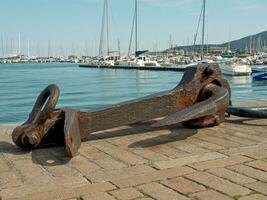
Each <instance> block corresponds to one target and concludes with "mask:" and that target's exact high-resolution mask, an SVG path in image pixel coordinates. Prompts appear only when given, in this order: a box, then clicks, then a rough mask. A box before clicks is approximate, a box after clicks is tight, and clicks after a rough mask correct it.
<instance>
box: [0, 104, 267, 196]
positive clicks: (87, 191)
mask: <svg viewBox="0 0 267 200" xmlns="http://www.w3.org/2000/svg"><path fill="white" fill-rule="evenodd" d="M241 104H242V105H246V106H252V105H253V106H260V105H261V106H263V105H267V101H257V102H255V101H254V102H243V103H241ZM151 123H152V122H146V123H139V124H134V125H131V126H123V127H120V128H115V129H111V130H106V131H101V132H97V133H93V134H92V135H91V136H90V137H88V138H87V139H86V140H85V141H84V142H83V143H82V146H81V149H80V154H79V155H78V156H77V157H75V158H73V159H72V160H68V159H67V158H66V155H65V150H64V148H63V147H55V148H48V149H38V150H34V151H31V152H27V151H22V150H21V149H20V148H18V147H16V146H15V145H14V144H13V143H12V140H11V135H10V134H11V132H12V130H13V128H14V127H15V126H13V125H0V157H1V159H0V177H1V179H0V199H2V200H6V199H20V200H21V199H27V200H28V199H40V200H42V199H86V200H95V199H101V200H104V199H109V200H115V199H144V200H150V199H152V198H153V199H157V200H162V199H187V200H190V199H196V198H197V199H200V200H204V199H229V200H230V199H240V200H243V199H244V200H249V199H266V198H267V191H266V188H267V160H266V159H267V135H266V129H267V120H266V119H244V118H238V117H230V118H227V120H226V121H225V123H223V124H222V125H220V126H218V127H213V128H207V129H186V128H183V127H182V126H180V125H178V126H172V127H169V128H164V129H155V128H151V127H150V126H149V125H150V124H151ZM150 197H152V198H150Z"/></svg>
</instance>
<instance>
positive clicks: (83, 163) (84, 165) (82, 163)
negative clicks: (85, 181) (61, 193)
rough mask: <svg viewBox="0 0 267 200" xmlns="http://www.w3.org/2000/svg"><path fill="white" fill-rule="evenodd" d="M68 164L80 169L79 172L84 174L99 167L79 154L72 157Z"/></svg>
mask: <svg viewBox="0 0 267 200" xmlns="http://www.w3.org/2000/svg"><path fill="white" fill-rule="evenodd" d="M69 164H70V166H71V167H73V168H76V169H77V170H78V171H80V172H81V173H83V174H85V175H86V174H90V173H92V172H96V171H97V170H99V169H101V168H100V167H99V166H98V165H96V164H95V163H93V162H91V161H89V160H88V159H86V158H85V157H83V156H79V155H78V156H76V157H74V158H72V159H71V161H70V163H69Z"/></svg>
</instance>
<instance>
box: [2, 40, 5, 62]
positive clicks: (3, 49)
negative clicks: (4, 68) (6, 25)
mask: <svg viewBox="0 0 267 200" xmlns="http://www.w3.org/2000/svg"><path fill="white" fill-rule="evenodd" d="M1 47H2V56H3V57H4V56H5V48H4V38H3V36H1Z"/></svg>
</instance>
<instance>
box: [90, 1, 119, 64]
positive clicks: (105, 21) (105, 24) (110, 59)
mask: <svg viewBox="0 0 267 200" xmlns="http://www.w3.org/2000/svg"><path fill="white" fill-rule="evenodd" d="M105 34H106V53H105V54H106V55H104V39H105ZM109 54H110V49H109V2H108V0H104V5H103V15H102V25H101V35H100V42H99V56H98V59H96V60H93V61H90V62H89V63H88V64H89V65H92V66H98V67H100V66H114V64H115V62H116V61H117V60H119V59H120V56H113V55H109Z"/></svg>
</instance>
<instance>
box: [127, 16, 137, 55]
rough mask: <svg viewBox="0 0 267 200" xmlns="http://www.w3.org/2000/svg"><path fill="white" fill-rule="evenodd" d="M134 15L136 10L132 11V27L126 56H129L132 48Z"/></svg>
mask: <svg viewBox="0 0 267 200" xmlns="http://www.w3.org/2000/svg"><path fill="white" fill-rule="evenodd" d="M135 15H136V12H134V16H133V23H132V29H131V36H130V43H129V49H128V56H130V52H131V48H132V41H133V32H134V25H135V24H134V23H135Z"/></svg>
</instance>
